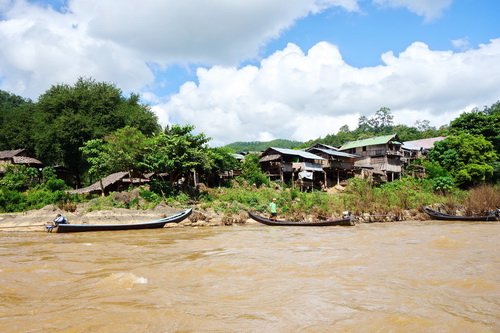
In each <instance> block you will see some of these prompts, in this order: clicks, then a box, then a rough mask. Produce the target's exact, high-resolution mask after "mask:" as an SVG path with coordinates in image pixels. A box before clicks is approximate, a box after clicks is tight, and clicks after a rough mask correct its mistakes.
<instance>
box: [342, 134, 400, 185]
mask: <svg viewBox="0 0 500 333" xmlns="http://www.w3.org/2000/svg"><path fill="white" fill-rule="evenodd" d="M401 145H402V142H401V140H400V139H399V138H398V136H397V135H396V134H392V135H386V136H379V137H375V138H370V139H364V140H357V141H350V142H347V143H346V144H344V145H343V146H342V147H340V148H339V150H340V151H343V152H345V153H349V154H355V155H358V156H359V157H357V158H356V159H355V162H354V165H355V166H358V167H362V168H364V169H365V170H369V168H373V170H374V173H375V174H377V173H380V171H381V172H382V173H384V174H385V176H387V180H388V181H393V180H395V179H399V178H400V177H401V164H402V163H401V157H402V156H403V152H402V149H401Z"/></svg>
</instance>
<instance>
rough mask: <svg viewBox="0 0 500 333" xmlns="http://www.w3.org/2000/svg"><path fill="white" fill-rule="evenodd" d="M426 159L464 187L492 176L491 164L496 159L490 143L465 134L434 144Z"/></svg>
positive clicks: (477, 136)
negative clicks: (439, 166)
mask: <svg viewBox="0 0 500 333" xmlns="http://www.w3.org/2000/svg"><path fill="white" fill-rule="evenodd" d="M428 157H429V159H430V160H431V161H433V162H437V163H439V165H441V166H442V167H444V168H445V169H446V170H447V171H450V173H451V175H452V176H453V177H454V178H455V179H456V180H457V181H458V183H459V184H461V185H464V186H468V185H475V184H479V183H482V182H485V181H488V180H489V179H490V178H491V177H492V176H493V171H494V167H493V166H492V163H493V162H495V161H496V160H497V159H498V155H497V154H496V153H495V150H494V148H493V145H492V144H491V142H489V141H488V140H486V139H485V138H484V137H483V136H482V135H470V134H465V133H460V134H459V135H457V136H449V137H447V138H446V139H445V140H443V141H439V142H436V143H435V144H434V147H433V148H432V149H431V151H430V152H429V154H428Z"/></svg>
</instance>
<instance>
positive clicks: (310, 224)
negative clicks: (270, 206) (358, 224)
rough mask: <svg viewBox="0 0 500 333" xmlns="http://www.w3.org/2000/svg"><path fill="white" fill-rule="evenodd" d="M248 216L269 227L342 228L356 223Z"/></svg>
mask: <svg viewBox="0 0 500 333" xmlns="http://www.w3.org/2000/svg"><path fill="white" fill-rule="evenodd" d="M248 215H249V216H250V217H251V218H252V219H254V220H255V221H257V222H260V223H263V224H267V225H273V226H274V225H283V226H306V227H324V226H332V225H341V226H352V225H354V224H355V223H354V221H353V220H352V219H351V218H343V219H337V220H327V221H317V222H305V221H297V222H292V221H282V220H276V221H274V220H270V219H268V218H266V217H263V216H259V215H256V214H254V213H252V212H248Z"/></svg>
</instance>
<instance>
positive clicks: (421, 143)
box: [403, 136, 446, 150]
mask: <svg viewBox="0 0 500 333" xmlns="http://www.w3.org/2000/svg"><path fill="white" fill-rule="evenodd" d="M444 139H446V137H445V136H438V137H435V138H427V139H422V140H414V141H406V142H404V143H403V148H405V149H410V150H419V149H420V148H423V149H431V148H432V147H434V143H436V142H438V141H442V140H444Z"/></svg>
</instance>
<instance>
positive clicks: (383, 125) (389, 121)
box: [368, 107, 394, 133]
mask: <svg viewBox="0 0 500 333" xmlns="http://www.w3.org/2000/svg"><path fill="white" fill-rule="evenodd" d="M393 119H394V116H393V115H392V113H391V109H389V108H387V107H382V108H380V109H379V110H378V111H377V112H375V116H374V117H372V118H370V120H369V121H368V123H369V124H370V125H371V126H372V127H373V128H374V129H375V131H376V132H377V133H380V132H383V131H384V129H385V130H387V129H389V128H390V127H392V126H393Z"/></svg>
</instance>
